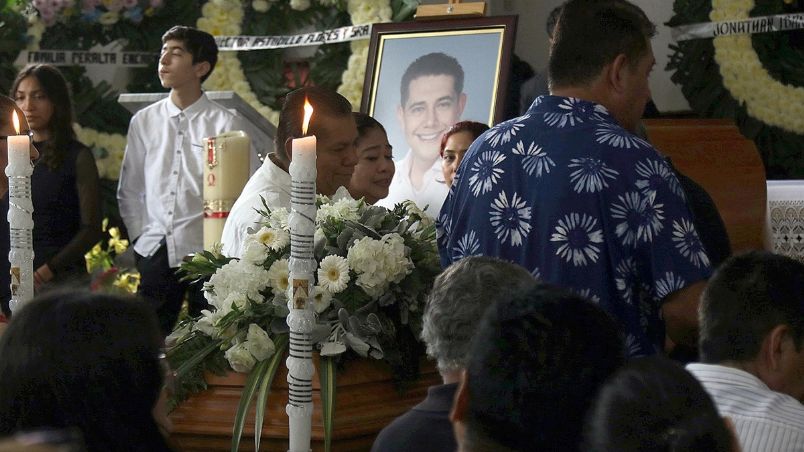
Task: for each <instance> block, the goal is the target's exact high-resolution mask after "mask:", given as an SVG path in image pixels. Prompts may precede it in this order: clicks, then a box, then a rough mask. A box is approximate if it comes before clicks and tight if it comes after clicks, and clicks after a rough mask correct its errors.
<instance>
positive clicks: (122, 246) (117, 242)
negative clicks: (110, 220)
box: [109, 228, 128, 254]
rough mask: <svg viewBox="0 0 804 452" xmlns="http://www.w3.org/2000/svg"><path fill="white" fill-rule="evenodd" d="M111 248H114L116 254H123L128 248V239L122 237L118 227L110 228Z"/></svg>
mask: <svg viewBox="0 0 804 452" xmlns="http://www.w3.org/2000/svg"><path fill="white" fill-rule="evenodd" d="M109 235H110V236H111V237H112V238H110V239H109V248H110V249H114V252H115V254H123V253H124V252H125V251H126V249H128V240H125V239H120V230H119V229H117V228H111V229H109Z"/></svg>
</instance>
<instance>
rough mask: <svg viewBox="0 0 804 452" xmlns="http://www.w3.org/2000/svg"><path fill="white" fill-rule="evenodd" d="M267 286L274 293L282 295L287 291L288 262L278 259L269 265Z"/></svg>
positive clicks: (288, 283) (288, 284)
mask: <svg viewBox="0 0 804 452" xmlns="http://www.w3.org/2000/svg"><path fill="white" fill-rule="evenodd" d="M266 276H267V278H268V285H269V286H271V288H272V289H274V293H284V292H285V291H287V290H288V287H289V286H290V282H289V281H288V280H289V278H290V270H289V269H288V260H287V259H279V260H277V261H275V262H274V263H273V264H271V268H269V269H268V274H267V275H266Z"/></svg>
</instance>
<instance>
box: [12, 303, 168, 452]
mask: <svg viewBox="0 0 804 452" xmlns="http://www.w3.org/2000/svg"><path fill="white" fill-rule="evenodd" d="M160 345H161V335H160V332H159V328H158V326H157V322H156V317H155V314H154V313H153V311H152V309H151V308H150V307H149V306H148V305H147V304H146V303H145V302H143V301H141V300H137V299H134V298H128V297H119V296H110V295H100V294H89V293H86V292H62V293H59V292H51V293H48V294H46V295H44V296H42V297H39V298H37V299H34V300H33V301H31V302H30V303H29V304H27V305H25V306H24V307H23V308H22V309H20V310H19V311H18V312H15V313H14V316H13V317H12V319H11V322H10V323H9V325H8V328H7V329H6V331H5V332H4V334H3V336H2V338H0V356H2V360H0V381H2V384H0V435H5V434H11V433H14V432H18V431H29V430H36V429H42V428H78V429H79V430H80V431H81V432H82V434H83V436H84V440H85V442H86V445H87V448H88V450H90V451H96V450H97V451H100V450H122V449H128V450H165V449H166V448H167V446H166V445H165V442H164V439H163V438H162V437H161V435H160V433H159V430H158V427H157V425H156V422H155V421H154V418H153V416H152V410H153V407H154V405H155V403H156V401H157V398H158V397H159V393H160V390H161V385H162V380H163V375H162V370H161V366H160V362H159V352H160Z"/></svg>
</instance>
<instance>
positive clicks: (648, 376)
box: [584, 357, 733, 452]
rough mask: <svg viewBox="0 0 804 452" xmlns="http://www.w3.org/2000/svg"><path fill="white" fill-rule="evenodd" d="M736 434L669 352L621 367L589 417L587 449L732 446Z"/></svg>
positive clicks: (626, 451) (678, 451) (722, 451)
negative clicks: (730, 430) (667, 354)
mask: <svg viewBox="0 0 804 452" xmlns="http://www.w3.org/2000/svg"><path fill="white" fill-rule="evenodd" d="M732 441H733V439H732V436H731V433H730V432H729V430H728V429H727V428H726V425H725V423H724V421H723V419H722V418H721V417H720V415H719V414H718V411H717V408H716V407H715V404H714V402H713V401H712V399H711V398H710V397H709V394H707V393H706V390H705V389H704V388H703V386H701V383H700V382H698V380H696V379H695V377H693V376H692V375H691V374H690V373H689V372H687V371H686V370H684V368H683V367H681V365H679V364H678V363H675V362H673V361H670V360H668V359H667V358H659V357H651V358H641V359H637V360H634V361H632V362H630V363H629V364H628V365H627V366H625V367H624V368H622V369H620V370H619V371H617V373H615V374H614V376H612V378H611V379H610V380H609V381H608V382H606V384H605V385H604V386H603V388H602V389H601V390H600V395H599V396H598V398H597V400H596V402H595V404H594V406H593V407H592V409H591V410H590V411H589V415H588V417H587V429H586V432H585V447H584V450H589V451H593V452H615V451H616V452H637V451H654V452H682V451H683V452H693V451H701V452H704V451H706V452H710V451H711V452H729V451H731V450H733V449H732Z"/></svg>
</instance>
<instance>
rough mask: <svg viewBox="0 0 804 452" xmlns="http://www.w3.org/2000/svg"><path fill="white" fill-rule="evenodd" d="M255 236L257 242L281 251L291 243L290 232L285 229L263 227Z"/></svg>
mask: <svg viewBox="0 0 804 452" xmlns="http://www.w3.org/2000/svg"><path fill="white" fill-rule="evenodd" d="M253 236H254V238H255V239H256V241H257V242H259V243H261V244H263V245H265V246H267V247H268V248H270V249H272V250H274V251H279V250H281V249H282V248H284V247H286V246H288V245H289V244H290V234H289V233H288V231H286V230H284V229H274V228H266V227H262V228H260V230H259V231H257V232H256V233H255V234H253Z"/></svg>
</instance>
